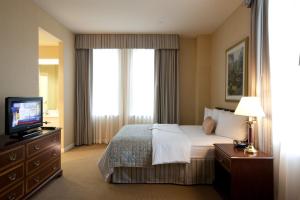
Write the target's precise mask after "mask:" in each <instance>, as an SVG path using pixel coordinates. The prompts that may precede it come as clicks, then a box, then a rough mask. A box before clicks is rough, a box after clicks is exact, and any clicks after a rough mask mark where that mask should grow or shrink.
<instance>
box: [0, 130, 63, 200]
mask: <svg viewBox="0 0 300 200" xmlns="http://www.w3.org/2000/svg"><path fill="white" fill-rule="evenodd" d="M60 131H61V129H60V128H57V129H56V130H43V131H42V133H41V134H40V135H38V136H35V137H33V138H30V139H22V140H19V139H13V138H10V137H9V136H6V135H1V136H0V200H17V199H27V198H29V197H30V196H31V195H33V194H34V193H35V192H36V191H37V190H39V189H40V188H41V187H42V186H44V185H45V184H46V183H47V182H49V181H50V180H52V179H53V178H55V177H57V176H61V175H62V170H61V160H60V159H61V150H60V148H61V147H60V145H61V144H60V141H61V140H60V137H61V136H60Z"/></svg>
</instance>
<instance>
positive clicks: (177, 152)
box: [152, 124, 191, 165]
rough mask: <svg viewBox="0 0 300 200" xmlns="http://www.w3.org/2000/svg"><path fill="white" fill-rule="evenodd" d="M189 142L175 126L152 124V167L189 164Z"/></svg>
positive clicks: (185, 135)
mask: <svg viewBox="0 0 300 200" xmlns="http://www.w3.org/2000/svg"><path fill="white" fill-rule="evenodd" d="M190 161H191V141H190V139H189V138H188V136H187V134H184V132H183V131H182V129H181V128H179V126H178V125H177V124H154V125H153V128H152V165H158V164H166V163H190Z"/></svg>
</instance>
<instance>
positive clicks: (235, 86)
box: [225, 38, 248, 101]
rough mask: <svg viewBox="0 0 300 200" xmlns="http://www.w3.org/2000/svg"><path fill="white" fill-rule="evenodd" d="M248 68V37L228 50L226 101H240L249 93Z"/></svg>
mask: <svg viewBox="0 0 300 200" xmlns="http://www.w3.org/2000/svg"><path fill="white" fill-rule="evenodd" d="M247 69H248V38H246V39H244V40H242V41H241V42H239V43H237V44H235V45H234V46H233V47H230V48H229V49H227V50H226V84H225V85H226V87H225V100H226V101H239V100H240V99H241V97H242V96H246V95H247V85H248V84H247Z"/></svg>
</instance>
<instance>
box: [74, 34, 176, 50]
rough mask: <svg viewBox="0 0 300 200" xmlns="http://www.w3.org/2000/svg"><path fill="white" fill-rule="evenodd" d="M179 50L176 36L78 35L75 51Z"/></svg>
mask: <svg viewBox="0 0 300 200" xmlns="http://www.w3.org/2000/svg"><path fill="white" fill-rule="evenodd" d="M114 48H117V49H179V35H175V34H78V35H76V36H75V49H114Z"/></svg>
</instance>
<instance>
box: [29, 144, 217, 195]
mask: <svg viewBox="0 0 300 200" xmlns="http://www.w3.org/2000/svg"><path fill="white" fill-rule="evenodd" d="M105 147H106V146H105V145H93V146H85V147H79V148H74V149H72V150H71V151H69V152H66V153H64V154H63V155H62V168H63V171H64V172H63V176H62V177H60V178H58V179H55V180H53V181H51V182H50V183H49V184H47V185H46V186H45V187H44V188H43V189H42V190H40V191H39V192H38V193H37V194H36V195H34V196H33V198H32V199H33V200H79V199H85V200H94V199H95V200H100V199H101V200H102V199H105V200H106V199H107V200H110V199H112V200H114V199H121V200H127V199H130V200H138V199H147V200H148V199H149V200H160V199H170V200H171V199H172V200H175V199H188V200H190V199H191V200H192V199H197V200H201V199H207V200H214V199H220V197H219V196H218V194H217V193H216V192H215V190H214V189H213V187H212V186H208V185H198V186H179V185H169V184H109V183H106V182H104V180H103V178H102V176H101V175H100V172H99V170H98V167H97V162H98V159H99V158H100V156H101V155H102V153H103V152H104V150H105Z"/></svg>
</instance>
